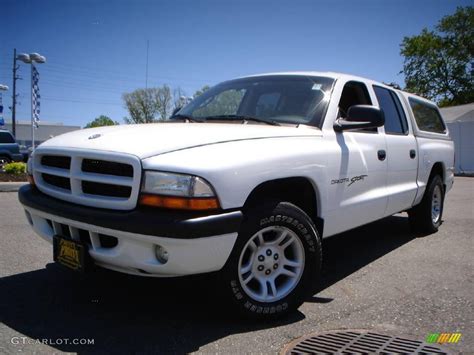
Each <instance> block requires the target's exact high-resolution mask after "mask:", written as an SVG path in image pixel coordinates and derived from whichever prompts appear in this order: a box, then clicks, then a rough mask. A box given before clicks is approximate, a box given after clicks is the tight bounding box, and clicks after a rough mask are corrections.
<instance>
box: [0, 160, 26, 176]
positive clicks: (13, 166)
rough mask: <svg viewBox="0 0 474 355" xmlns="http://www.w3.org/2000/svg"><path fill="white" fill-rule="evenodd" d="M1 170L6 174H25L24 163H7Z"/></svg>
mask: <svg viewBox="0 0 474 355" xmlns="http://www.w3.org/2000/svg"><path fill="white" fill-rule="evenodd" d="M3 170H4V171H5V172H6V173H7V174H13V175H21V174H26V164H25V163H21V162H18V163H8V164H5V165H4V166H3Z"/></svg>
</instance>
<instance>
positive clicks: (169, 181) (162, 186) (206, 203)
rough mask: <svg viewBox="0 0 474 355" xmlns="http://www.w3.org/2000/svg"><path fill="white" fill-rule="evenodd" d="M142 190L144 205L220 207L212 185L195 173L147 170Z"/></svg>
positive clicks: (189, 208) (178, 207) (141, 200)
mask: <svg viewBox="0 0 474 355" xmlns="http://www.w3.org/2000/svg"><path fill="white" fill-rule="evenodd" d="M141 192H142V194H141V196H140V204H142V205H147V206H155V207H165V208H174V209H188V210H208V209H216V208H219V203H218V201H217V198H216V195H215V193H214V190H213V189H212V187H211V185H209V183H208V182H206V181H205V180H204V179H202V178H200V177H197V176H193V175H185V174H174V173H166V172H161V171H146V172H145V175H144V177H143V183H142V190H141Z"/></svg>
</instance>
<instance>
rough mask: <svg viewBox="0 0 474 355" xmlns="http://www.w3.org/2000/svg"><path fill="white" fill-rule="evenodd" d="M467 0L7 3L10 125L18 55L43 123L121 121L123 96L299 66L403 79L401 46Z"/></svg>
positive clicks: (1, 0) (3, 40)
mask: <svg viewBox="0 0 474 355" xmlns="http://www.w3.org/2000/svg"><path fill="white" fill-rule="evenodd" d="M467 5H472V1H457V0H450V1H448V0H426V1H425V0H417V1H415V0H408V1H407V0H396V1H395V0H391V1H389V0H352V1H349V0H345V1H342V0H335V1H329V0H325V1H316V0H311V1H309V0H271V1H269V0H262V1H258V0H233V1H224V0H202V1H192V0H170V1H168V0H160V1H158V0H157V1H151V0H76V1H73V0H41V1H34V0H0V11H1V13H2V21H1V24H2V25H1V26H0V84H6V85H8V86H9V87H10V91H8V92H7V93H4V94H3V104H4V106H5V109H4V116H5V118H6V119H7V120H8V119H10V118H11V111H10V110H9V109H8V107H9V106H11V95H12V90H11V89H12V61H13V49H14V48H16V49H17V51H18V53H32V52H38V53H40V54H42V55H44V56H45V57H46V58H47V62H46V63H45V64H41V65H39V66H38V70H39V72H40V90H41V120H45V121H51V122H62V123H64V124H67V125H80V126H84V125H85V124H87V123H88V122H90V121H92V120H93V119H94V118H95V117H97V116H99V115H107V116H109V117H111V118H112V119H113V120H116V121H119V122H121V123H123V118H124V117H126V116H127V110H126V109H125V107H124V105H123V101H122V94H123V93H125V92H130V91H133V90H135V89H138V88H143V87H145V82H146V62H147V42H148V43H149V51H148V63H149V64H148V87H152V86H161V85H163V84H168V85H169V86H171V87H172V88H176V87H180V88H181V89H183V90H184V91H185V92H186V94H187V95H189V96H191V95H192V94H193V93H194V92H195V91H196V90H198V89H199V88H201V87H202V86H203V85H206V84H207V85H211V86H212V85H215V84H217V83H219V82H221V81H224V80H228V79H232V78H235V77H239V76H244V75H250V74H257V73H265V72H275V71H290V70H315V71H336V72H344V73H349V74H355V75H360V76H364V77H368V78H370V79H374V80H378V81H383V82H397V83H399V84H403V75H402V74H400V71H401V69H402V68H403V58H402V57H401V56H400V43H401V42H402V40H403V37H404V36H412V35H415V34H418V33H419V32H420V31H421V30H422V29H423V28H424V27H428V28H433V27H434V26H435V25H436V24H437V22H438V21H439V19H441V18H442V17H443V16H445V15H448V14H451V13H453V12H454V11H455V10H456V7H457V6H467ZM18 74H19V75H20V76H21V77H22V80H18V81H17V93H18V94H19V97H18V102H19V105H18V106H17V119H19V120H29V119H30V68H29V67H28V65H25V64H22V63H21V64H20V69H19V71H18Z"/></svg>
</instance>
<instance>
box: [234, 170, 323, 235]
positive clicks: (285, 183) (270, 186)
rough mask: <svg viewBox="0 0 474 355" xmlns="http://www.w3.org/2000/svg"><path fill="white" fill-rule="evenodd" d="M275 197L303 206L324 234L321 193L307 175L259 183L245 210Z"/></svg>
mask: <svg viewBox="0 0 474 355" xmlns="http://www.w3.org/2000/svg"><path fill="white" fill-rule="evenodd" d="M268 198H274V199H279V200H281V201H285V202H290V203H293V204H294V205H296V206H298V207H299V208H301V209H302V210H303V211H304V212H305V213H306V214H307V215H308V216H309V217H310V218H311V220H312V221H313V223H314V224H315V225H316V228H317V230H318V232H319V234H320V235H322V234H323V229H324V220H323V219H322V218H321V217H320V211H321V209H320V206H321V204H320V194H319V192H318V188H317V186H316V184H315V183H314V182H313V181H312V180H310V179H309V178H307V177H303V176H295V177H286V178H279V179H274V180H268V181H265V182H262V183H260V184H259V185H257V186H256V187H255V188H254V189H253V190H252V191H251V192H250V194H249V195H248V197H247V199H246V200H245V203H244V206H243V210H244V211H245V210H246V209H248V208H249V207H252V206H255V205H257V204H259V203H261V201H262V199H268Z"/></svg>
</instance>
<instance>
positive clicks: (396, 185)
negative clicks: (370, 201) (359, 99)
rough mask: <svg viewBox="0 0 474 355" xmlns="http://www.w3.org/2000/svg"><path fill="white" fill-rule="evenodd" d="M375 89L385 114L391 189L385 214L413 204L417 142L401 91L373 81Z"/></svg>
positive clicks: (389, 184)
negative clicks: (375, 83) (401, 99)
mask: <svg viewBox="0 0 474 355" xmlns="http://www.w3.org/2000/svg"><path fill="white" fill-rule="evenodd" d="M373 89H374V92H375V96H376V97H377V101H378V104H379V107H380V108H381V109H382V110H383V112H384V114H385V125H384V129H385V141H386V146H387V158H386V159H387V193H388V204H387V208H386V210H385V215H387V216H389V215H392V214H394V213H397V212H401V211H404V210H406V209H408V208H410V207H411V206H412V204H413V201H414V199H415V196H416V192H417V189H418V185H417V183H416V179H417V171H418V169H417V168H418V155H417V146H416V139H415V136H414V135H413V132H412V131H410V128H409V126H408V121H407V117H406V114H405V111H404V109H403V106H402V103H401V101H400V99H399V97H398V94H397V93H396V92H395V91H394V90H391V89H388V88H385V87H382V86H377V85H374V86H373Z"/></svg>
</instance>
